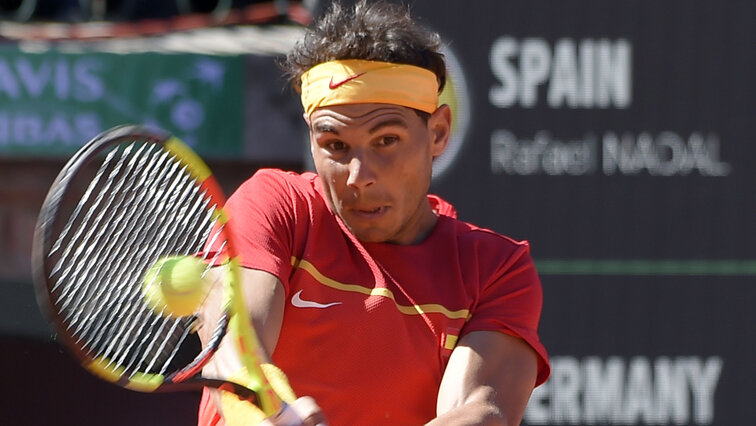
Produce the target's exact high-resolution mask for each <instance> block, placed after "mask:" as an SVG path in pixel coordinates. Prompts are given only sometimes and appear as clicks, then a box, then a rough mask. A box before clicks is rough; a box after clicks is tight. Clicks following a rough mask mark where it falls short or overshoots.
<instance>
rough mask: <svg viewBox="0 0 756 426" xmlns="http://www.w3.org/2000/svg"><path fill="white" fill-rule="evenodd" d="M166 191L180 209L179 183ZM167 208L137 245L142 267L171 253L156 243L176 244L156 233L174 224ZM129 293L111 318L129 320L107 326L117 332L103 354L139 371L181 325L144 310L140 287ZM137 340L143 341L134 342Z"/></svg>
mask: <svg viewBox="0 0 756 426" xmlns="http://www.w3.org/2000/svg"><path fill="white" fill-rule="evenodd" d="M190 184H191V185H192V186H194V184H193V183H191V182H190ZM167 188H172V191H173V192H172V193H171V192H164V189H165V188H163V189H159V191H161V192H162V193H161V194H160V196H161V197H163V196H165V197H167V198H168V199H170V200H171V201H172V203H170V204H171V205H172V206H178V205H179V204H176V203H178V202H181V201H182V199H180V198H176V194H177V193H178V192H180V188H181V186H180V182H179V181H176V180H174V181H173V182H172V183H171V184H170V185H168V186H167ZM166 207H167V206H166V203H158V204H157V209H158V211H161V210H162V212H163V215H162V216H160V217H161V218H162V219H163V220H160V221H158V220H154V221H152V222H151V227H150V228H148V229H147V230H146V231H145V232H144V233H142V234H141V235H140V237H142V238H141V239H140V240H137V241H136V245H137V246H138V247H140V249H139V250H138V251H137V252H138V253H144V255H143V256H141V257H140V258H138V259H136V260H137V261H138V262H140V263H143V264H145V262H144V260H145V259H157V257H158V256H157V255H156V254H160V253H161V252H166V251H167V250H169V247H167V246H165V245H163V246H158V245H156V244H154V242H172V243H173V242H174V241H175V236H174V235H168V234H166V233H165V232H159V233H155V232H153V231H154V230H156V229H157V230H165V229H167V227H168V226H170V224H171V223H172V222H174V221H175V219H176V214H175V211H171V210H165V208H166ZM175 230H176V231H181V230H180V229H179V228H176V229H175ZM147 237H150V238H147ZM142 247H146V248H149V247H152V249H151V250H150V249H146V250H145V249H142ZM170 251H171V252H174V251H178V252H188V251H190V250H189V248H188V247H182V246H180V245H178V246H177V245H176V244H175V243H173V244H172V247H171V248H170ZM145 265H146V266H149V262H147V263H146V264H145ZM140 269H144V268H140ZM132 270H133V269H132ZM139 278H140V276H138V275H137V276H129V277H126V279H121V280H117V281H118V282H122V283H128V282H132V281H134V280H136V281H139ZM126 290H130V291H128V293H125V296H126V300H125V301H126V303H123V304H121V305H120V306H119V308H120V309H119V310H117V311H116V313H115V315H112V318H116V319H130V320H129V321H121V322H120V324H119V325H118V326H113V325H112V324H107V326H106V327H103V330H113V329H115V332H114V333H111V335H109V336H108V341H107V343H109V345H108V346H107V347H106V348H104V349H101V350H102V352H103V354H104V355H105V356H107V357H110V358H111V359H112V360H113V362H114V363H116V364H118V365H125V366H126V367H127V368H131V367H134V368H137V367H138V366H139V365H141V362H143V361H145V360H146V359H147V358H148V357H149V356H153V357H154V356H156V355H159V354H163V353H165V347H166V344H170V343H172V342H174V340H173V339H170V337H171V336H174V335H175V333H176V332H177V330H178V331H179V332H181V330H182V329H181V328H179V327H178V326H179V323H178V322H177V321H172V320H166V319H165V318H163V317H160V316H154V315H153V314H152V312H151V311H149V310H147V309H145V307H144V304H143V303H142V302H141V297H142V295H141V287H140V286H132V287H131V288H130V289H126ZM135 336H139V337H142V338H135ZM158 342H159V343H160V344H161V346H160V347H158V348H155V346H154V345H155V344H156V343H158ZM140 353H141V354H142V356H141V357H138V356H139V354H140ZM126 358H129V360H128V361H126ZM137 359H138V360H139V362H138V363H137V362H135V360H137ZM150 364H154V362H151V363H150Z"/></svg>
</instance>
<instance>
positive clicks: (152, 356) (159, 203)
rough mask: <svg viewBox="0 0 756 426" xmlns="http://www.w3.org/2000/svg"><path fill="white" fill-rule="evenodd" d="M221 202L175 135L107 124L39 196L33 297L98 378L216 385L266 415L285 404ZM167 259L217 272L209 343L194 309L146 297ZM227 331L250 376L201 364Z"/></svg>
mask: <svg viewBox="0 0 756 426" xmlns="http://www.w3.org/2000/svg"><path fill="white" fill-rule="evenodd" d="M224 203H225V198H224V196H223V193H222V191H221V189H220V187H219V186H218V184H217V182H216V180H215V179H214V178H213V176H212V174H211V172H210V169H209V168H208V167H207V166H206V165H205V164H204V163H203V162H202V160H201V159H200V158H199V157H198V156H197V155H196V154H195V153H194V152H193V151H192V150H191V149H190V148H189V147H188V146H186V145H185V144H184V143H182V142H181V141H179V140H178V139H177V138H175V137H172V136H170V135H168V134H165V133H163V132H161V131H159V130H155V129H150V128H146V127H141V126H121V127H116V128H113V129H110V130H108V131H105V132H104V133H102V134H100V135H99V136H97V137H95V138H94V139H93V140H91V141H90V142H89V143H87V144H86V145H85V146H83V147H82V148H81V149H80V150H79V151H78V152H77V153H76V154H75V155H74V156H73V157H72V158H71V159H70V161H69V162H68V163H67V164H66V165H65V167H64V168H63V170H62V171H61V172H60V174H59V175H58V177H57V179H56V180H55V182H54V183H53V185H52V187H51V188H50V191H49V193H48V195H47V198H46V199H45V201H44V204H43V206H42V209H41V211H40V215H39V220H38V224H37V228H36V232H35V235H34V244H33V256H32V258H33V259H32V263H33V274H34V282H35V290H36V294H37V300H38V302H39V304H40V307H41V309H42V311H43V312H44V313H45V314H46V316H47V317H48V319H49V320H50V322H51V323H52V324H53V326H54V328H55V329H56V331H57V333H58V339H59V340H60V341H62V343H63V344H64V345H65V347H66V348H67V349H68V350H69V351H70V352H71V353H72V354H73V355H74V356H75V357H76V358H77V359H78V361H79V362H80V363H81V364H82V365H83V366H84V367H85V368H86V369H87V370H89V371H90V372H91V373H93V374H95V375H96V376H98V377H100V378H102V379H105V380H107V381H109V382H112V383H115V384H117V385H120V386H123V387H125V388H128V389H132V390H137V391H143V392H153V391H171V390H185V389H197V388H201V387H204V386H208V387H213V388H217V389H221V390H225V391H229V392H233V393H235V394H236V395H238V396H239V397H241V398H243V399H246V400H248V401H250V402H252V403H253V404H255V405H256V406H258V407H259V408H260V409H261V410H262V411H263V412H264V413H265V414H266V415H269V416H270V415H273V414H275V413H277V412H279V410H280V409H281V408H282V405H283V403H282V402H281V398H280V397H279V396H278V395H277V394H276V392H274V391H273V389H272V388H271V385H270V383H269V382H268V380H267V379H266V376H265V374H264V373H263V368H262V367H261V364H260V361H259V360H260V349H259V348H260V344H259V341H258V339H257V337H256V336H255V333H254V330H253V327H252V326H251V324H250V321H249V317H248V314H247V312H246V311H245V309H244V303H243V301H242V298H241V294H242V293H241V290H240V282H239V266H238V259H237V257H236V253H235V252H234V249H233V246H232V244H231V240H230V237H229V235H230V232H229V225H228V222H227V217H226V215H225V213H224V211H223V205H224ZM208 247H212V248H213V249H212V250H207V249H206V248H208ZM170 256H174V257H176V256H194V257H199V258H200V259H202V260H203V261H204V263H201V265H202V268H203V269H204V268H205V265H208V266H207V270H204V271H201V272H202V275H203V276H204V275H205V274H206V273H207V272H208V270H209V269H210V268H211V265H212V269H214V271H213V272H218V270H220V272H221V273H220V274H213V275H214V276H220V278H219V279H220V281H221V284H220V285H221V286H222V292H223V295H222V297H221V298H220V299H222V306H221V307H220V309H217V308H216V309H215V310H216V311H217V310H220V311H221V315H220V318H219V319H218V321H217V324H203V327H211V328H210V330H213V332H212V333H209V334H211V335H212V336H211V337H210V339H209V341H208V342H204V343H205V344H204V345H200V344H199V343H198V340H197V338H196V334H194V331H195V330H196V327H197V324H196V323H197V321H198V316H197V315H195V314H186V313H184V314H182V315H184V316H177V315H173V314H170V315H166V313H165V312H159V311H156V309H155V308H154V307H151V306H150V305H149V304H148V303H146V299H145V297H144V294H143V293H144V291H143V285H144V283H145V279H146V278H145V277H146V276H149V275H150V274H149V273H148V272H149V271H151V270H153V271H154V265H156V264H159V263H160V260H161V259H165V258H166V257H170ZM214 299H218V298H214ZM214 299H213V298H208V299H207V301H205V302H203V303H210V302H209V300H214ZM212 327H214V328H212ZM227 333H230V334H231V335H232V336H233V338H232V341H233V342H234V343H235V344H236V345H237V346H238V347H237V352H238V353H239V355H240V358H241V362H242V365H243V366H244V367H245V368H246V370H247V371H248V372H249V374H248V376H249V377H247V378H246V379H245V380H244V383H245V385H242V384H239V383H235V382H232V381H228V380H224V379H221V378H216V377H205V376H204V375H203V373H202V368H203V367H204V366H205V365H206V364H207V363H208V362H209V361H210V360H211V359H212V358H213V355H215V353H216V351H217V350H218V347H219V345H220V342H221V340H222V339H223V337H224V336H225V335H226V334H227ZM274 370H275V369H274ZM266 372H268V374H271V373H270V372H269V370H268V369H266ZM281 374H282V373H281ZM273 379H274V381H275V383H276V389H277V390H279V392H281V390H282V389H281V387H280V386H283V388H284V389H283V390H284V392H281V394H284V393H287V392H291V391H290V389H289V388H288V384H286V381H285V378H282V377H276V378H273ZM281 382H283V385H282V384H281ZM290 395H292V396H293V392H291V393H290ZM289 398H291V397H289Z"/></svg>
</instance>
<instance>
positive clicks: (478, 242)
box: [456, 220, 530, 257]
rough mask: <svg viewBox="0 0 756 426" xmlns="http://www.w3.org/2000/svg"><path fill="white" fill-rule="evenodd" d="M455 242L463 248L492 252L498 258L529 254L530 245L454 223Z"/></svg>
mask: <svg viewBox="0 0 756 426" xmlns="http://www.w3.org/2000/svg"><path fill="white" fill-rule="evenodd" d="M456 230H457V240H458V241H459V244H460V246H462V247H464V248H473V247H474V248H476V249H477V250H485V251H489V250H493V251H495V252H494V253H495V254H497V255H498V256H499V257H501V256H502V255H505V254H509V255H514V254H517V255H522V254H527V253H529V252H530V243H529V242H528V241H526V240H516V239H514V238H512V237H509V236H506V235H503V234H500V233H498V232H496V231H493V230H491V229H488V228H483V227H480V226H477V225H474V224H472V223H469V222H464V221H461V220H457V221H456Z"/></svg>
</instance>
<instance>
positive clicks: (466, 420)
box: [427, 401, 518, 426]
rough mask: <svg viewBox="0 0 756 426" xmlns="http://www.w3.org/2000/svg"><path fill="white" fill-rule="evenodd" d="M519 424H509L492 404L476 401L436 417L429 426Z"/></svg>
mask: <svg viewBox="0 0 756 426" xmlns="http://www.w3.org/2000/svg"><path fill="white" fill-rule="evenodd" d="M507 424H518V423H507V422H506V420H505V418H504V413H502V412H501V410H499V408H498V407H497V406H496V405H495V404H493V403H490V402H486V401H475V402H470V403H467V404H464V405H460V406H459V407H456V408H454V409H451V410H449V411H447V412H446V413H444V414H442V415H440V416H438V417H436V418H435V419H433V420H431V421H430V422H428V423H427V426H441V425H455V426H466V425H491V426H494V425H496V426H499V425H507Z"/></svg>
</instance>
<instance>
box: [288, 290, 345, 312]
mask: <svg viewBox="0 0 756 426" xmlns="http://www.w3.org/2000/svg"><path fill="white" fill-rule="evenodd" d="M302 291H304V290H299V291H298V292H296V293H295V294H294V296H292V297H291V304H292V305H294V306H296V307H297V308H318V309H325V308H330V307H331V306H335V305H341V302H331V303H318V302H313V301H310V300H303V299H302V296H301V295H302Z"/></svg>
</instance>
